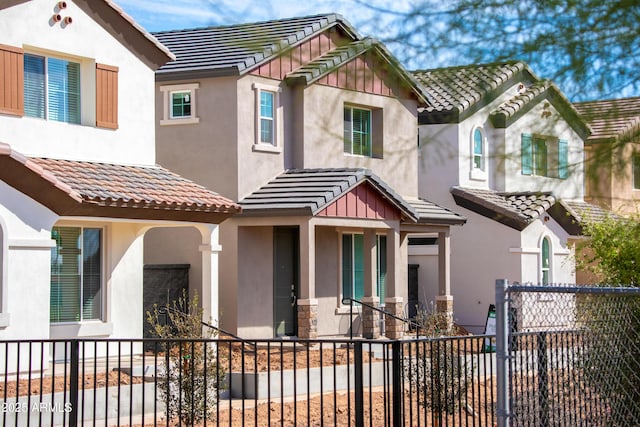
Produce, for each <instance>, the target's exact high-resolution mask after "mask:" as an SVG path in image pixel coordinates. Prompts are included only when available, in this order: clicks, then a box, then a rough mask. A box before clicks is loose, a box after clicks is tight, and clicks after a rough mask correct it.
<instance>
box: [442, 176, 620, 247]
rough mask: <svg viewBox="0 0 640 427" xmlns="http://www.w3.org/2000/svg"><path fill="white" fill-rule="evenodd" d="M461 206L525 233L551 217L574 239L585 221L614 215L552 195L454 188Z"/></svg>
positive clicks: (586, 204)
mask: <svg viewBox="0 0 640 427" xmlns="http://www.w3.org/2000/svg"><path fill="white" fill-rule="evenodd" d="M451 194H452V195H453V198H454V200H455V201H456V204H458V206H462V207H464V208H466V209H469V210H470V211H473V212H475V213H477V214H479V215H482V216H484V217H487V218H489V219H493V220H494V221H498V222H500V223H502V224H504V225H506V226H508V227H511V228H513V229H515V230H518V231H522V230H524V229H525V228H526V227H527V226H528V225H529V224H531V223H532V222H533V221H535V220H536V219H538V218H540V217H541V216H542V215H543V214H545V213H548V214H549V215H550V216H551V217H552V218H553V219H554V220H556V222H558V223H559V224H560V226H562V228H563V229H564V230H565V231H566V232H567V233H569V234H571V235H573V236H578V235H581V234H582V224H584V222H585V221H600V220H602V219H603V218H605V217H606V216H609V215H613V214H612V213H611V212H609V211H606V210H604V209H602V208H601V207H599V206H595V205H591V204H589V203H585V202H582V201H573V200H559V199H556V197H555V196H554V195H553V194H552V193H551V192H530V191H528V192H510V193H502V192H498V191H493V190H484V189H478V188H462V187H453V188H452V189H451Z"/></svg>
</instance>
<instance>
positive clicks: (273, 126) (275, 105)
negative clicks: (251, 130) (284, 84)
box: [253, 83, 282, 153]
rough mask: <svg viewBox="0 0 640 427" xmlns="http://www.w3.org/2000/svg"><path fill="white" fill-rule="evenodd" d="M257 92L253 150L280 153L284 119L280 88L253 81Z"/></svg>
mask: <svg viewBox="0 0 640 427" xmlns="http://www.w3.org/2000/svg"><path fill="white" fill-rule="evenodd" d="M253 90H254V93H255V98H254V102H255V125H254V126H255V143H254V144H253V151H263V152H267V153H279V152H281V151H282V148H281V147H280V145H281V142H280V141H281V140H282V129H281V127H282V120H281V114H282V112H281V107H280V88H279V87H278V86H271V85H265V84H262V83H253Z"/></svg>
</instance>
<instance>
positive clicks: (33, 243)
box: [8, 239, 56, 250]
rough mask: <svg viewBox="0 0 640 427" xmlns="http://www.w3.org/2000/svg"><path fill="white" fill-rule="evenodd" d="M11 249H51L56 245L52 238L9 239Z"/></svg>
mask: <svg viewBox="0 0 640 427" xmlns="http://www.w3.org/2000/svg"><path fill="white" fill-rule="evenodd" d="M8 243H9V245H8V246H9V249H41V250H51V248H55V247H56V241H55V240H52V239H9V242H8Z"/></svg>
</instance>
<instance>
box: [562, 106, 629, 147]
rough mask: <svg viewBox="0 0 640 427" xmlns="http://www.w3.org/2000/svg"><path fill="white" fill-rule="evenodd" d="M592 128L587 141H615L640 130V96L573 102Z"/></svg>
mask: <svg viewBox="0 0 640 427" xmlns="http://www.w3.org/2000/svg"><path fill="white" fill-rule="evenodd" d="M573 105H574V107H575V108H576V110H577V111H578V113H580V114H581V115H582V116H583V117H584V119H585V120H586V121H587V122H588V123H589V124H590V125H591V129H592V130H593V132H592V134H591V136H590V137H589V138H588V139H587V142H604V141H610V142H613V141H617V140H620V139H625V138H629V137H631V138H632V137H635V136H637V135H638V133H639V132H640V97H632V98H621V99H609V100H603V101H587V102H575V103H574V104H573Z"/></svg>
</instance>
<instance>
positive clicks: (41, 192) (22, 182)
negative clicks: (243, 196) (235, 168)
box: [0, 143, 240, 223]
mask: <svg viewBox="0 0 640 427" xmlns="http://www.w3.org/2000/svg"><path fill="white" fill-rule="evenodd" d="M0 179H1V180H2V181H4V182H5V183H7V184H8V185H10V186H11V187H13V188H15V189H17V190H18V191H20V192H22V193H24V194H26V195H27V196H29V197H31V198H32V199H34V200H36V201H37V202H39V203H41V204H43V205H44V206H46V207H47V208H49V209H51V210H52V211H53V212H55V213H56V214H58V215H61V216H93V217H112V218H130V219H149V220H171V221H189V222H202V223H219V222H221V221H223V220H224V219H226V218H227V217H228V216H230V215H232V214H234V213H237V212H239V211H240V207H239V206H238V205H237V204H235V203H234V202H232V201H231V200H229V199H227V198H225V197H222V196H220V195H218V194H217V193H215V192H213V191H211V190H208V189H206V188H205V187H202V186H201V185H198V184H196V183H194V182H192V181H190V180H188V179H186V178H183V177H181V176H179V175H177V174H175V173H173V172H171V171H169V170H167V169H164V168H162V167H160V166H131V165H117V164H108V163H97V162H86V161H76V160H60V159H46V158H37V157H27V156H24V155H22V154H20V153H18V152H16V151H14V150H13V149H11V147H10V146H9V145H8V144H4V143H0Z"/></svg>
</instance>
